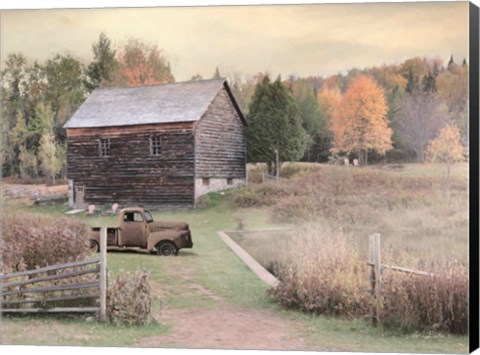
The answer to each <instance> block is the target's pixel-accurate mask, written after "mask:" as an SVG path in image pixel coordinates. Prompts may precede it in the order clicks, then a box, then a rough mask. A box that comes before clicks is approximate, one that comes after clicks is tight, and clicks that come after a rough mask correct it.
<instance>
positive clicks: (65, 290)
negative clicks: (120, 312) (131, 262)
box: [0, 228, 107, 321]
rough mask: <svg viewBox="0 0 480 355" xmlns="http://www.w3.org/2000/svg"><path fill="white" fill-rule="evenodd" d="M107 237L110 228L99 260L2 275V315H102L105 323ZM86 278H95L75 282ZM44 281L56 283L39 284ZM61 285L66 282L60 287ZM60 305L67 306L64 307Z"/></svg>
mask: <svg viewBox="0 0 480 355" xmlns="http://www.w3.org/2000/svg"><path fill="white" fill-rule="evenodd" d="M106 234H107V233H106V228H102V230H101V233H100V257H99V258H93V259H89V260H84V261H76V262H70V263H65V264H61V265H51V266H46V267H43V268H40V269H35V270H28V271H22V272H17V273H12V274H5V275H0V303H1V308H0V312H1V313H72V312H81V313H98V314H99V317H100V320H101V321H105V319H106V288H107V278H106V270H107V253H106V249H107V247H106V246H107V245H106V240H107V238H106ZM59 272H60V273H59ZM86 275H91V276H92V277H88V279H85V280H78V279H77V280H76V279H75V278H77V277H80V276H86ZM41 282H53V284H47V285H40V286H36V285H35V284H38V283H41ZM57 282H63V283H62V284H60V285H58V284H56V283H57ZM87 289H89V290H90V292H89V293H83V294H81V293H80V294H75V293H76V292H78V291H79V290H87ZM51 293H54V294H51ZM57 293H58V294H57ZM72 301H75V307H73V306H72V305H70V306H69V305H68V304H69V303H71V302H72ZM92 301H95V305H94V306H92ZM59 303H60V304H61V303H64V304H65V305H62V306H60V305H59Z"/></svg>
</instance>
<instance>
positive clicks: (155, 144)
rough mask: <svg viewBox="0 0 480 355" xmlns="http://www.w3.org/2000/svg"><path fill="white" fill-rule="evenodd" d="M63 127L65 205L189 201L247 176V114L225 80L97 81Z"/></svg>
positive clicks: (160, 204)
mask: <svg viewBox="0 0 480 355" xmlns="http://www.w3.org/2000/svg"><path fill="white" fill-rule="evenodd" d="M64 128H65V129H66V132H67V137H68V151H67V169H68V170H67V177H68V180H69V204H70V206H71V207H72V208H73V207H76V208H82V207H83V206H84V204H87V203H88V204H95V205H105V204H112V203H119V204H120V205H143V206H146V207H150V208H186V207H187V208H188V207H194V206H195V204H196V201H197V198H198V197H199V196H200V195H203V194H205V193H208V192H211V191H218V190H221V189H225V188H228V187H233V186H238V185H243V184H245V182H246V141H245V129H246V122H245V118H244V117H243V115H242V113H241V111H240V109H239V107H238V105H237V103H236V102H235V98H234V97H233V95H232V92H231V90H230V88H229V86H228V84H227V82H226V81H225V80H204V81H193V82H185V83H175V84H166V85H155V86H143V87H133V88H106V89H97V90H95V91H93V92H92V94H91V95H90V96H89V97H88V99H87V100H86V101H85V102H84V103H83V105H82V106H81V107H80V108H79V109H78V110H77V112H75V114H74V115H73V116H72V117H71V118H70V119H69V120H68V122H67V123H66V124H65V125H64Z"/></svg>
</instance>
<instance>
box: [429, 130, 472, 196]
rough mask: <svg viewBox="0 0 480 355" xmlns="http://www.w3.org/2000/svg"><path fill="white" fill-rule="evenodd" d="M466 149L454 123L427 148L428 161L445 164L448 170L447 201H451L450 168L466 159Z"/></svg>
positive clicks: (441, 132)
mask: <svg viewBox="0 0 480 355" xmlns="http://www.w3.org/2000/svg"><path fill="white" fill-rule="evenodd" d="M464 154H465V149H464V147H463V146H462V143H461V138H460V130H459V129H458V127H457V126H456V125H455V124H454V123H450V124H448V125H446V126H445V127H444V128H442V130H441V131H440V133H439V134H438V136H437V138H435V139H433V140H432V141H431V142H430V144H429V145H428V147H427V159H428V160H429V161H431V162H438V163H443V164H445V167H446V169H447V173H446V180H447V200H448V201H450V168H451V166H452V164H453V163H455V162H458V161H462V160H464V159H465V155H464Z"/></svg>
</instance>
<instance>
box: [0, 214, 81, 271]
mask: <svg viewBox="0 0 480 355" xmlns="http://www.w3.org/2000/svg"><path fill="white" fill-rule="evenodd" d="M88 233H89V228H88V226H87V225H86V224H85V223H83V222H81V221H78V220H74V219H68V218H57V217H45V216H34V215H28V214H25V213H4V214H3V215H2V247H1V251H2V269H3V271H4V272H5V273H8V272H13V271H20V270H30V269H35V268H40V267H44V266H47V265H55V264H62V263H67V262H71V261H76V260H83V259H84V258H85V257H86V256H87V254H88V252H89V243H88V238H87V237H88Z"/></svg>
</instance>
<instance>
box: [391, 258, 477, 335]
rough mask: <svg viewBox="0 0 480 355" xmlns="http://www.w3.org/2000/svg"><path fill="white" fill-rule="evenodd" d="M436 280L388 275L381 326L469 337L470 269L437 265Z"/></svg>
mask: <svg viewBox="0 0 480 355" xmlns="http://www.w3.org/2000/svg"><path fill="white" fill-rule="evenodd" d="M431 271H433V272H434V276H432V277H428V276H415V275H407V274H400V273H392V272H389V273H388V275H386V277H385V301H384V309H383V317H382V322H383V325H384V326H385V327H386V328H394V329H401V330H402V331H405V332H411V331H441V332H449V333H452V334H461V335H466V334H468V268H467V267H466V266H462V265H459V264H454V263H444V265H436V266H435V268H434V270H431Z"/></svg>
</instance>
